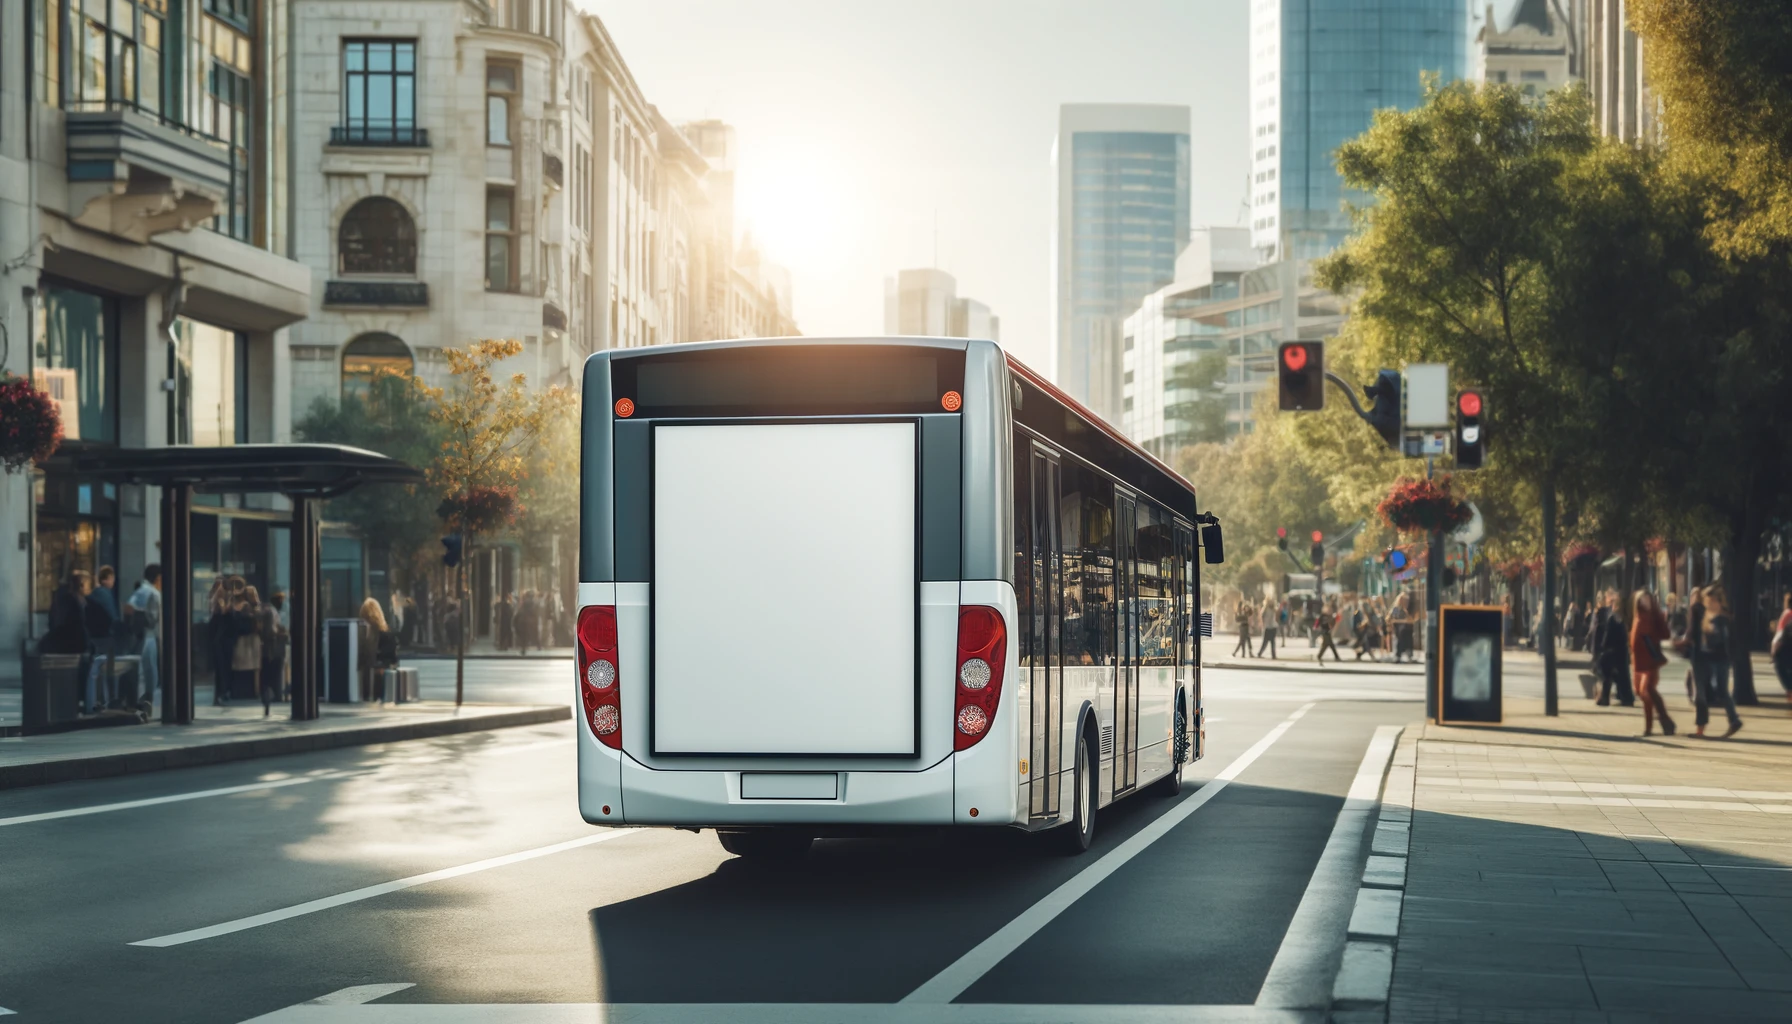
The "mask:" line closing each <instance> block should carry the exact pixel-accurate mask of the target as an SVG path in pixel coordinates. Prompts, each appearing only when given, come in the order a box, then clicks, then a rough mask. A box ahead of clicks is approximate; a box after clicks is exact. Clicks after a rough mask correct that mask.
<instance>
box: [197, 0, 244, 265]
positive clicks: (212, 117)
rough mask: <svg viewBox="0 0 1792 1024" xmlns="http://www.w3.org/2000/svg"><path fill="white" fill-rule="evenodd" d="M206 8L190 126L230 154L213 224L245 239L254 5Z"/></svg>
mask: <svg viewBox="0 0 1792 1024" xmlns="http://www.w3.org/2000/svg"><path fill="white" fill-rule="evenodd" d="M205 12H206V13H205V17H204V20H203V21H202V22H201V25H200V42H201V44H202V50H203V52H204V53H205V54H207V55H208V56H207V57H205V58H203V59H201V60H199V61H196V62H195V63H196V64H198V65H199V67H197V68H195V72H196V73H197V74H198V75H199V76H200V81H199V82H198V83H197V85H198V90H197V93H196V96H197V103H198V106H199V110H198V115H199V116H198V123H197V124H196V125H194V127H196V128H198V129H199V130H200V131H203V132H206V133H208V134H211V135H215V136H217V137H218V138H219V139H221V140H222V141H223V142H224V144H225V146H226V147H227V148H228V151H229V154H230V189H229V193H228V195H227V197H226V202H225V207H224V211H223V212H222V213H220V214H219V215H218V216H217V217H216V218H214V219H213V222H212V229H213V230H215V231H217V232H219V233H221V234H226V235H229V236H230V237H232V238H236V239H240V240H242V241H245V242H247V241H251V240H252V231H253V228H254V214H253V210H252V209H251V205H250V197H251V196H252V195H253V194H254V193H253V192H251V191H250V184H251V180H252V179H251V175H250V159H249V154H250V152H251V150H252V149H253V147H254V142H255V117H254V110H255V85H254V79H255V40H254V37H253V35H252V34H251V28H250V17H251V14H252V11H251V8H250V3H249V0H206V2H205Z"/></svg>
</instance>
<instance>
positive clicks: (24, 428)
mask: <svg viewBox="0 0 1792 1024" xmlns="http://www.w3.org/2000/svg"><path fill="white" fill-rule="evenodd" d="M60 444H62V414H61V413H60V412H59V411H58V410H57V408H56V403H55V401H53V400H52V399H51V398H50V396H49V395H47V394H45V393H43V392H42V391H39V390H38V389H36V388H34V387H32V386H31V382H30V381H28V380H26V379H25V378H23V377H15V376H13V375H12V374H10V373H0V469H5V470H6V472H8V473H16V472H18V471H19V470H20V469H22V468H24V466H25V464H26V463H27V462H43V461H44V460H45V459H47V458H49V457H50V456H51V455H53V454H55V452H56V448H57V446H58V445H60Z"/></svg>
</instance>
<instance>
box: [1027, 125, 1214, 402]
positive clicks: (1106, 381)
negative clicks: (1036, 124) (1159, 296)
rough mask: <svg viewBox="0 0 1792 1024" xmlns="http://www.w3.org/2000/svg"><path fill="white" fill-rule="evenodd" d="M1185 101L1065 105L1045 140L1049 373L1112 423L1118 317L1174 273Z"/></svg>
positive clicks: (1185, 152) (1182, 199)
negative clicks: (1050, 201)
mask: <svg viewBox="0 0 1792 1024" xmlns="http://www.w3.org/2000/svg"><path fill="white" fill-rule="evenodd" d="M1188 135H1189V112H1188V108H1187V107H1177V106H1156V105H1145V104H1094V103H1091V104H1083V103H1069V104H1065V105H1064V106H1063V107H1061V108H1059V112H1058V137H1057V140H1056V142H1055V143H1054V144H1053V146H1052V165H1053V170H1054V172H1055V174H1056V182H1057V204H1056V206H1055V208H1054V214H1053V216H1054V224H1053V234H1052V250H1053V251H1052V265H1053V270H1052V306H1053V313H1054V322H1055V325H1056V327H1055V330H1056V335H1057V338H1056V345H1055V350H1056V355H1057V366H1056V368H1055V376H1056V378H1057V382H1058V384H1059V386H1061V387H1063V388H1064V389H1065V390H1066V391H1068V392H1069V393H1070V395H1071V396H1072V397H1074V398H1076V399H1077V400H1078V401H1080V402H1082V403H1083V404H1085V405H1087V406H1089V407H1090V408H1091V409H1093V410H1094V411H1095V412H1097V413H1099V414H1100V415H1101V416H1102V417H1104V418H1105V419H1107V420H1108V421H1110V422H1115V423H1117V422H1119V420H1120V401H1121V396H1120V391H1121V388H1120V375H1121V368H1120V362H1121V358H1120V357H1121V349H1120V323H1121V321H1122V320H1124V319H1125V318H1126V317H1127V316H1128V315H1130V314H1131V313H1132V312H1133V311H1134V310H1136V309H1137V308H1138V306H1139V302H1140V300H1141V299H1143V298H1144V297H1145V296H1146V295H1149V294H1150V293H1151V292H1153V291H1155V290H1156V289H1158V288H1161V287H1163V286H1164V285H1165V284H1168V283H1169V282H1170V280H1171V279H1172V278H1174V277H1175V274H1176V255H1177V253H1179V252H1181V251H1182V247H1183V246H1184V245H1185V244H1186V243H1187V242H1188V232H1189V148H1188V147H1189V140H1188Z"/></svg>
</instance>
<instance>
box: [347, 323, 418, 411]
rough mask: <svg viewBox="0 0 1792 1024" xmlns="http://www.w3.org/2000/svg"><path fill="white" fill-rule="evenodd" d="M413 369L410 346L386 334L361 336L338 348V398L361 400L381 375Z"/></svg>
mask: <svg viewBox="0 0 1792 1024" xmlns="http://www.w3.org/2000/svg"><path fill="white" fill-rule="evenodd" d="M415 369H416V360H414V359H412V358H411V350H410V347H409V346H407V345H406V344H405V343H404V342H403V341H400V340H399V339H398V338H395V337H393V336H392V335H390V334H363V335H361V336H360V337H358V338H356V339H355V340H354V341H351V342H349V343H348V344H347V345H345V346H343V349H342V397H343V400H344V401H346V400H348V399H349V398H350V397H354V398H364V397H365V396H366V395H367V392H368V389H369V388H371V387H372V386H373V379H374V378H375V377H377V376H378V375H380V374H381V373H401V374H410V373H411V372H412V371H413V370H415Z"/></svg>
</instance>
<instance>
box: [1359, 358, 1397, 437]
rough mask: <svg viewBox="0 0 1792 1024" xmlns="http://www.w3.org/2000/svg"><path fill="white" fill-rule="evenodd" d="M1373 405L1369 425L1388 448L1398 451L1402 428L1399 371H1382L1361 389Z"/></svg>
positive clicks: (1370, 410)
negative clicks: (1373, 381) (1372, 381)
mask: <svg viewBox="0 0 1792 1024" xmlns="http://www.w3.org/2000/svg"><path fill="white" fill-rule="evenodd" d="M1363 393H1364V394H1366V395H1367V396H1368V397H1369V398H1370V399H1371V400H1373V401H1374V403H1375V404H1374V405H1373V406H1372V407H1370V409H1369V425H1370V426H1372V427H1374V428H1375V432H1376V433H1377V434H1380V435H1381V439H1382V440H1383V441H1385V442H1387V445H1388V447H1389V448H1392V449H1394V450H1395V451H1399V450H1400V430H1401V428H1402V426H1403V423H1402V416H1401V411H1400V409H1401V407H1400V371H1398V370H1383V371H1381V372H1380V373H1378V374H1376V375H1375V383H1373V384H1371V385H1369V386H1368V387H1366V388H1364V389H1363Z"/></svg>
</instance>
